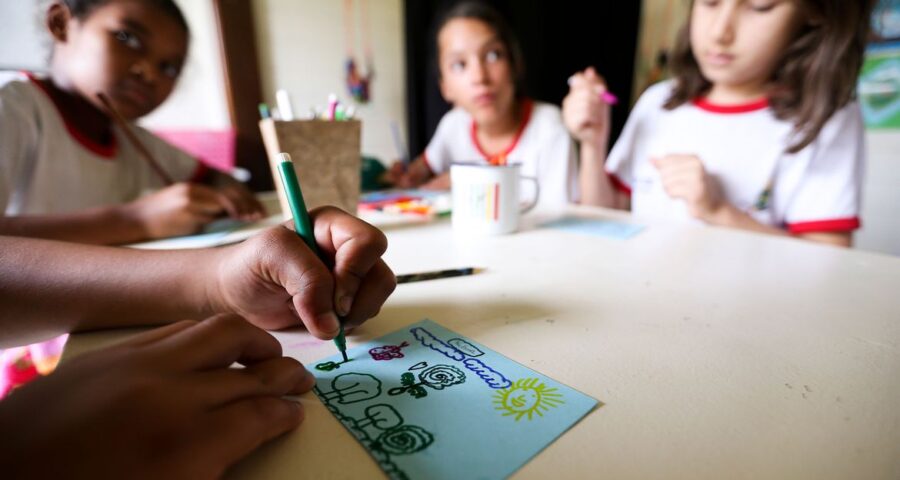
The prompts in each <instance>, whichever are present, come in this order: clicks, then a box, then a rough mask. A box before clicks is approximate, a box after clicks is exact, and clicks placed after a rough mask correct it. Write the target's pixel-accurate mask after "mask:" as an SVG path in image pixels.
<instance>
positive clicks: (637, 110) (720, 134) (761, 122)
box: [563, 0, 874, 246]
mask: <svg viewBox="0 0 900 480" xmlns="http://www.w3.org/2000/svg"><path fill="white" fill-rule="evenodd" d="M873 4H874V0H854V1H847V0H694V2H693V5H692V9H691V13H690V18H689V21H688V26H687V28H685V29H684V30H683V32H682V34H681V35H680V37H679V39H678V42H677V45H676V47H675V49H674V52H673V54H672V71H673V74H674V79H673V80H671V81H668V82H663V83H661V84H657V85H655V86H653V87H651V88H650V89H648V90H647V92H645V93H644V94H643V95H642V96H641V98H640V100H639V101H638V102H637V104H636V105H635V107H634V110H633V111H632V113H631V116H630V118H629V119H628V122H627V124H626V126H625V129H624V130H623V132H622V135H621V137H620V138H619V140H618V141H617V142H616V145H615V147H614V148H613V149H612V151H611V152H610V153H609V155H608V156H607V155H606V151H607V143H608V138H609V107H608V106H606V105H605V104H604V103H603V102H602V101H601V100H600V99H599V95H600V94H601V93H602V92H604V91H605V85H604V83H603V80H602V78H601V77H600V76H599V75H597V73H596V72H595V71H594V70H593V69H588V70H586V71H585V72H582V73H579V74H577V75H575V76H574V77H573V78H572V80H571V82H570V83H571V91H570V92H569V95H568V96H567V97H566V99H565V101H564V102H563V112H564V117H565V121H566V125H567V126H568V128H569V129H570V131H571V132H572V133H573V134H574V135H575V136H576V137H577V139H578V140H579V141H580V142H581V153H580V155H581V173H580V185H581V195H582V201H583V202H584V203H589V204H594V205H600V206H605V207H615V208H622V209H628V208H630V209H631V210H632V211H633V212H634V214H635V216H636V217H638V218H641V219H643V220H645V221H655V220H673V219H674V220H675V221H682V220H686V219H695V220H696V221H701V222H705V223H707V224H711V225H719V226H728V227H734V228H741V229H745V230H753V231H758V232H765V233H772V234H779V235H795V236H799V237H803V238H807V239H810V240H815V241H820V242H825V243H831V244H836V245H842V246H850V245H851V243H852V232H853V230H855V229H857V228H859V226H860V221H859V210H860V190H861V187H862V179H863V166H864V160H865V146H864V140H863V124H862V120H861V115H860V110H859V106H858V104H857V103H856V101H855V100H854V92H855V85H856V78H857V76H858V74H859V70H860V66H861V64H862V58H863V52H864V48H865V44H866V42H867V37H868V31H869V21H870V15H871V12H872V9H873Z"/></svg>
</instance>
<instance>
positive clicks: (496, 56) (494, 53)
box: [484, 50, 503, 63]
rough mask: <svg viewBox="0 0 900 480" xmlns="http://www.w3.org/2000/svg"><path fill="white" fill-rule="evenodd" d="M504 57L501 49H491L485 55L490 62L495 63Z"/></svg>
mask: <svg viewBox="0 0 900 480" xmlns="http://www.w3.org/2000/svg"><path fill="white" fill-rule="evenodd" d="M501 58H503V54H502V53H501V52H500V50H491V51H489V52H487V55H485V56H484V59H485V60H487V62H488V63H494V62H496V61H499V60H500V59H501Z"/></svg>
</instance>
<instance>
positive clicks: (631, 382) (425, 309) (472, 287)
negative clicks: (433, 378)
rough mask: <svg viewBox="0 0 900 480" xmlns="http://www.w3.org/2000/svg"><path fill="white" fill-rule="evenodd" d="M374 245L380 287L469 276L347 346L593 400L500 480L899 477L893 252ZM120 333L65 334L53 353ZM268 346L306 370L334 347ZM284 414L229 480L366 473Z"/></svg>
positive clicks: (651, 232) (697, 230)
mask: <svg viewBox="0 0 900 480" xmlns="http://www.w3.org/2000/svg"><path fill="white" fill-rule="evenodd" d="M570 213H572V214H577V215H580V216H586V217H598V218H618V219H621V218H626V219H627V216H623V215H621V214H619V213H615V212H609V211H602V210H590V209H584V208H573V209H572V211H571V212H570ZM536 221H537V220H536V219H534V218H532V219H530V221H529V223H531V224H533V223H535V222H536ZM386 233H387V234H388V238H389V242H390V246H389V249H388V252H387V254H386V259H387V261H388V263H389V264H390V265H391V266H392V268H393V269H394V271H395V273H397V274H401V273H411V272H418V271H424V270H432V269H443V268H453V267H466V266H476V267H484V268H486V271H485V272H484V273H480V274H477V275H473V276H469V277H461V278H452V279H444V280H437V281H429V282H421V283H416V284H406V285H401V286H399V287H398V288H397V291H396V292H395V293H394V295H393V296H392V297H391V298H390V299H389V300H388V302H387V304H386V305H385V306H384V308H383V309H382V311H381V314H380V315H379V316H378V317H376V318H375V319H372V320H371V321H369V322H368V323H367V324H365V325H364V326H363V327H362V328H360V329H358V330H357V331H356V332H354V335H353V336H351V337H350V338H349V342H350V345H351V346H352V345H354V344H356V343H360V342H364V341H366V340H370V339H372V338H375V337H378V336H380V335H383V334H385V333H388V332H391V331H393V330H396V329H398V328H401V327H403V326H405V325H407V324H410V323H413V322H416V321H418V320H421V319H423V318H430V319H432V320H435V321H437V322H439V323H441V324H442V325H444V326H445V327H447V328H450V329H452V330H455V331H457V332H459V333H462V334H463V335H465V336H468V337H471V338H473V339H474V340H476V341H478V342H480V343H483V344H485V345H487V346H488V347H490V348H492V349H494V350H496V351H498V352H500V353H502V354H504V355H506V356H508V357H510V358H512V359H513V360H516V361H518V362H520V363H522V364H524V365H526V366H528V367H530V368H533V369H535V370H537V371H539V372H541V373H543V374H545V375H547V376H549V377H551V378H554V379H556V380H558V381H560V382H563V383H565V384H568V385H570V386H572V387H574V388H576V389H578V390H581V391H583V392H585V393H587V394H588V395H591V396H593V397H595V398H597V399H598V400H600V401H601V402H602V404H603V405H602V406H601V407H599V408H598V409H595V410H594V411H593V412H592V413H590V414H589V415H588V416H587V417H585V418H584V419H583V420H582V421H581V422H580V423H578V424H577V425H576V426H575V427H574V428H572V429H571V430H570V431H569V432H567V433H566V434H564V435H563V436H562V437H560V438H559V439H558V440H557V441H556V442H554V443H553V444H552V445H550V447H549V448H547V449H546V450H545V451H543V452H542V453H540V454H539V455H538V456H537V457H535V458H534V459H533V460H532V461H530V462H529V463H528V464H527V465H525V466H524V467H523V468H522V469H521V470H520V471H518V472H517V473H516V474H515V475H514V478H600V477H603V478H615V479H631V478H667V479H672V478H792V479H807V478H808V479H830V478H835V479H837V478H853V479H861V478H866V479H878V478H884V479H898V478H900V259H898V258H894V257H888V256H883V255H878V254H871V253H864V252H858V251H852V250H842V249H838V248H832V247H827V246H820V245H814V244H811V243H807V242H803V241H799V240H791V239H783V238H775V237H766V236H760V235H756V234H749V233H743V232H737V231H729V230H724V229H716V228H706V227H696V226H681V227H678V226H653V227H651V228H647V229H646V230H645V231H643V232H642V233H640V234H639V235H637V236H636V237H634V238H632V239H630V240H617V239H610V238H603V237H592V236H584V235H579V234H574V233H568V232H561V231H556V230H549V229H536V228H531V227H529V226H526V228H525V229H524V230H523V231H521V232H519V233H516V234H513V235H508V236H503V237H492V238H484V239H480V240H464V239H461V238H458V237H454V235H453V233H452V231H451V229H450V225H449V222H447V221H440V222H437V223H433V224H428V225H419V226H393V227H389V228H386ZM123 335H124V333H123V332H121V331H118V332H106V333H94V334H80V335H74V336H73V337H72V338H71V340H70V342H69V346H68V347H67V353H66V357H67V358H70V357H71V356H72V355H75V354H77V353H78V352H80V351H84V350H86V349H92V348H96V347H97V346H99V345H102V344H105V343H108V342H109V341H112V340H115V339H119V338H122V337H123ZM276 336H278V337H279V339H280V340H281V341H282V343H283V345H284V347H285V352H286V354H289V355H292V356H295V357H297V358H298V359H300V360H302V361H305V362H312V361H314V360H317V359H319V358H322V357H324V356H328V355H331V354H333V353H334V347H333V345H332V344H331V343H328V342H319V341H316V340H315V339H313V338H312V337H310V336H308V335H307V334H305V333H302V332H278V333H276ZM302 402H303V404H304V405H305V407H306V412H307V419H306V421H305V422H304V424H303V425H302V426H301V427H300V428H299V429H298V430H296V431H295V432H293V433H291V434H289V435H287V436H285V437H283V438H281V439H279V440H277V441H275V442H273V443H271V444H269V445H267V446H265V447H264V448H262V449H261V450H260V451H258V452H257V453H255V454H253V455H252V456H251V457H250V458H248V459H247V460H245V461H243V462H242V463H241V464H239V465H238V466H237V467H236V468H235V469H234V470H233V471H232V472H231V474H232V476H234V477H238V478H267V479H270V478H285V479H287V478H291V479H295V478H378V477H379V476H380V474H379V470H378V467H377V465H376V463H375V462H374V461H373V460H371V459H370V458H369V457H368V455H367V454H366V452H365V450H364V449H363V448H362V447H361V446H360V445H359V444H357V443H356V442H355V441H354V440H353V438H352V437H351V435H350V434H349V433H348V432H346V431H345V430H344V429H343V427H341V425H340V424H339V423H338V421H337V420H335V419H334V418H333V417H332V416H331V415H330V414H329V412H328V411H327V410H326V409H325V408H324V406H322V404H321V403H320V402H319V401H318V400H317V399H316V398H315V396H314V395H313V394H312V393H309V394H307V395H306V396H305V397H304V398H303V400H302ZM498 448H502V446H498ZM460 461H461V462H464V461H465V460H464V459H460Z"/></svg>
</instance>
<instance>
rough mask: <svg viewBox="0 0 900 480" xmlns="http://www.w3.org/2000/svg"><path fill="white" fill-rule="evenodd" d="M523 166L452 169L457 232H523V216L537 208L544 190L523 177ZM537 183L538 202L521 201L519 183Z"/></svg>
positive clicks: (462, 167) (454, 220) (469, 165)
mask: <svg viewBox="0 0 900 480" xmlns="http://www.w3.org/2000/svg"><path fill="white" fill-rule="evenodd" d="M519 171H520V166H519V165H504V166H493V165H476V164H463V163H456V164H453V165H451V166H450V187H451V189H452V196H453V230H454V231H455V232H457V233H461V234H465V235H475V236H480V235H502V234H505V233H512V232H515V231H516V230H517V229H518V228H519V215H521V214H522V213H525V212H527V211H529V210H531V209H532V208H534V206H535V205H537V202H538V197H539V195H540V190H539V186H538V181H537V179H536V178H533V177H523V176H521V175H520V172H519ZM523 180H525V181H530V182H534V199H533V200H532V201H530V202H528V203H527V204H525V205H521V204H520V201H519V183H520V182H521V181H523Z"/></svg>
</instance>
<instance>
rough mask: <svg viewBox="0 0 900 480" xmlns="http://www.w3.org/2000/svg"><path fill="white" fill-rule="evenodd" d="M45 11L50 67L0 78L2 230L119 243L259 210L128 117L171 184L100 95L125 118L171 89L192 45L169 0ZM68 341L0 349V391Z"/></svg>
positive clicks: (43, 366)
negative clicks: (169, 183) (116, 121)
mask: <svg viewBox="0 0 900 480" xmlns="http://www.w3.org/2000/svg"><path fill="white" fill-rule="evenodd" d="M46 12H47V13H46V25H47V28H48V30H49V32H50V34H51V36H52V40H53V50H52V55H51V59H50V75H49V76H48V77H47V78H38V77H36V76H34V75H31V74H19V75H16V76H15V78H13V79H11V80H8V81H6V82H2V81H0V235H14V236H19V237H40V238H47V239H54V240H65V241H73V242H81V243H95V244H119V243H129V242H136V241H139V240H143V239H146V238H158V237H167V236H174V235H184V234H189V233H193V232H195V231H196V230H198V229H199V228H200V227H202V226H203V225H204V224H206V223H209V222H210V221H212V220H213V219H214V218H215V217H217V216H219V215H220V214H223V213H228V214H229V215H230V216H232V217H236V218H244V219H252V218H259V217H261V215H262V213H263V208H262V205H260V204H259V202H257V201H256V199H255V198H254V197H253V195H252V193H250V191H249V190H247V189H246V188H244V187H243V185H241V184H239V183H238V182H236V181H235V180H233V179H231V178H230V177H229V176H227V175H224V174H222V173H219V172H215V171H207V170H206V169H205V168H203V167H202V165H201V164H200V163H198V162H197V160H196V159H194V158H192V157H190V156H189V155H188V154H186V153H184V152H182V151H180V150H178V149H176V148H174V147H172V146H171V145H169V144H167V143H165V142H164V141H162V140H160V139H159V138H157V137H155V136H154V135H153V134H151V133H150V132H148V131H146V130H144V129H142V128H140V127H138V126H131V130H132V131H133V132H134V135H135V136H136V137H138V138H139V139H140V141H141V143H142V144H143V145H144V146H145V147H146V148H147V149H148V150H149V151H150V152H152V155H153V157H155V159H156V161H157V162H158V163H159V164H160V165H161V167H162V169H163V170H164V171H165V172H166V173H168V175H170V176H171V177H172V179H173V180H175V181H176V182H178V183H175V184H174V185H172V186H166V185H165V184H164V183H163V182H162V181H161V180H160V178H158V177H157V175H156V172H154V170H153V169H151V167H149V166H148V164H147V163H146V162H145V161H144V160H143V159H142V158H140V156H139V152H138V150H137V148H136V147H135V145H134V144H132V143H131V142H130V141H129V140H128V139H126V138H125V137H124V136H123V131H122V130H121V129H120V127H119V126H116V125H113V123H112V120H111V119H110V117H109V116H108V113H109V112H107V110H106V106H105V105H104V104H103V103H102V102H101V100H100V99H99V98H98V94H103V95H105V97H106V98H108V101H109V103H110V104H111V105H112V107H113V108H114V109H115V110H117V111H118V112H119V113H120V114H121V115H122V116H123V117H124V118H125V121H126V122H133V121H134V120H136V119H138V118H139V117H142V116H144V115H146V114H148V113H150V112H151V111H152V110H154V109H155V108H156V107H158V106H159V105H160V104H161V103H162V102H163V101H164V100H165V99H166V98H167V97H168V96H169V94H170V93H171V92H172V89H173V88H174V87H175V82H176V80H177V79H178V76H179V74H180V73H181V66H182V64H183V63H184V59H185V55H186V54H187V47H188V27H187V23H186V22H185V19H184V17H183V16H182V14H181V12H180V11H179V10H178V7H177V6H176V5H175V4H174V3H173V2H172V0H57V1H54V2H51V3H50V5H49V7H48V8H47V10H46ZM189 180H195V181H201V180H202V181H204V182H206V183H208V185H209V186H207V185H203V184H200V183H190V182H189ZM153 189H159V191H157V192H155V193H151V194H148V195H144V194H145V192H146V191H148V190H153ZM64 341H65V337H64V336H63V337H59V338H57V339H56V340H53V341H50V342H45V343H43V344H35V345H32V346H25V347H20V348H17V349H12V350H7V351H2V350H0V397H2V396H3V395H4V394H5V393H6V392H7V391H9V390H10V389H12V388H14V387H16V386H17V385H18V384H22V383H26V382H28V381H30V380H32V379H34V378H35V377H37V376H39V375H41V374H46V373H48V372H50V371H52V369H53V368H54V367H55V365H56V362H57V361H58V359H59V354H60V352H61V349H62V348H61V347H62V344H63V343H64Z"/></svg>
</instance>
